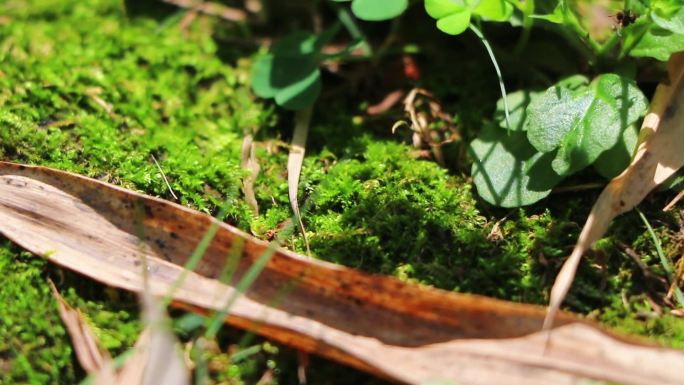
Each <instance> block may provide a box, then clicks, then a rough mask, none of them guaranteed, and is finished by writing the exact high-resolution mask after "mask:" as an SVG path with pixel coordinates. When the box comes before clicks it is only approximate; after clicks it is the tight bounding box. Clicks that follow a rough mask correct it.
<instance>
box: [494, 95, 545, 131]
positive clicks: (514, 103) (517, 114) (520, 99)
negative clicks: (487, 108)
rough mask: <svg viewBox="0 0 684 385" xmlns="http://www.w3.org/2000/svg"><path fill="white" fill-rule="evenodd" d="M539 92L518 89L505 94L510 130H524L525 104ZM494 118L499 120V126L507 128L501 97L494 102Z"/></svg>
mask: <svg viewBox="0 0 684 385" xmlns="http://www.w3.org/2000/svg"><path fill="white" fill-rule="evenodd" d="M540 94H541V92H534V91H528V90H520V91H516V92H511V93H510V94H507V95H506V99H508V107H509V109H508V110H509V112H510V115H509V122H510V130H511V131H524V130H525V129H526V127H525V124H524V123H525V120H527V106H528V105H529V104H530V103H531V102H532V100H533V99H535V98H537V97H538V96H539V95H540ZM494 120H496V121H497V122H499V126H501V128H504V129H507V127H506V112H505V110H504V101H503V98H501V99H499V101H497V102H496V111H494Z"/></svg>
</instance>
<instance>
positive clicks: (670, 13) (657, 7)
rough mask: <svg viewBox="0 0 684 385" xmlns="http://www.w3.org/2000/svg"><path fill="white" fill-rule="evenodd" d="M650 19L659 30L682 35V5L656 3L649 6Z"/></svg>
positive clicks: (683, 12) (683, 24)
mask: <svg viewBox="0 0 684 385" xmlns="http://www.w3.org/2000/svg"><path fill="white" fill-rule="evenodd" d="M650 15H651V19H652V20H653V22H654V23H655V24H656V25H657V26H658V27H660V28H662V29H666V30H668V31H671V32H674V33H678V34H684V4H682V3H679V4H676V3H675V2H674V1H656V2H654V3H652V4H651V14H650Z"/></svg>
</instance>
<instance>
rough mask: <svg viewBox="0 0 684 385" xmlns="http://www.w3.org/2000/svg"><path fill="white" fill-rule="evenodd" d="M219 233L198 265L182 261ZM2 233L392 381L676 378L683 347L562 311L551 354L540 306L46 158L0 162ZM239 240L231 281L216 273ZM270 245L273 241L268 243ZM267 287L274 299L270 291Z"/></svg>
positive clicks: (99, 274)
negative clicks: (357, 258)
mask: <svg viewBox="0 0 684 385" xmlns="http://www.w3.org/2000/svg"><path fill="white" fill-rule="evenodd" d="M210 228H216V229H217V231H216V233H215V235H214V236H213V238H212V239H211V242H210V244H209V247H208V249H207V251H206V252H205V253H204V255H203V258H202V260H201V261H200V262H199V264H198V265H197V267H196V269H195V270H194V271H193V272H189V273H188V272H187V271H186V270H184V269H183V267H182V265H183V264H184V263H185V262H186V261H187V260H188V257H189V256H190V255H191V254H192V253H193V250H194V249H195V248H196V247H197V245H198V243H199V242H200V240H201V239H202V238H203V237H204V235H205V234H206V233H207V231H208V230H209V229H210ZM0 232H2V234H4V235H5V236H6V237H8V238H10V239H11V240H13V241H14V242H16V243H17V244H19V245H21V246H22V247H24V248H25V249H27V250H29V251H31V252H33V253H35V254H38V255H45V256H46V257H47V258H48V259H49V260H50V261H51V262H53V263H56V264H58V265H60V266H64V267H66V268H69V269H72V270H74V271H76V272H79V273H81V274H84V275H86V276H88V277H91V278H93V279H95V280H98V281H100V282H103V283H105V284H108V285H112V286H116V287H119V288H123V289H127V290H132V291H138V292H140V291H141V290H142V288H143V282H142V279H143V278H142V277H141V276H142V274H141V265H140V264H141V258H140V257H141V255H140V254H141V253H144V256H145V260H146V264H147V269H146V271H147V273H148V274H147V275H148V279H149V294H150V295H165V294H167V293H169V291H170V289H171V288H172V287H174V286H175V285H176V282H177V278H178V277H179V276H181V275H185V274H187V275H186V278H185V280H184V281H183V282H182V283H181V284H180V285H178V286H177V289H176V290H175V291H174V294H173V303H172V304H173V305H174V306H178V307H181V308H185V309H189V310H193V311H196V312H199V313H209V312H213V311H220V310H222V309H223V306H224V304H225V303H226V302H227V301H228V300H230V299H231V298H236V300H235V301H234V302H233V305H232V306H231V307H230V309H229V313H228V316H227V317H226V318H225V321H226V322H227V323H228V324H230V325H233V326H236V327H239V328H243V329H247V330H252V331H254V332H255V333H257V334H260V335H263V336H266V337H268V338H270V339H272V340H275V341H278V342H280V343H283V344H287V345H290V346H293V347H295V348H298V349H301V350H303V351H306V352H312V353H316V354H320V355H323V356H326V357H329V358H331V359H333V360H336V361H338V362H341V363H344V364H347V365H351V366H354V367H357V368H359V369H362V370H365V371H368V372H370V373H373V374H375V375H378V376H381V377H384V378H388V379H391V380H394V381H397V382H401V383H409V384H420V383H425V382H426V381H436V380H440V381H450V382H453V383H458V384H473V385H475V384H511V383H526V384H575V383H578V382H579V381H581V380H582V379H585V378H592V379H598V380H605V381H615V382H621V383H626V384H654V385H655V384H679V383H681V378H680V375H679V373H678V372H677V371H675V370H671V369H672V368H676V367H684V353H683V352H681V351H676V350H671V349H663V348H658V347H653V346H648V345H644V344H641V343H639V342H636V341H632V340H630V339H627V338H624V337H616V336H614V335H612V334H610V333H607V332H605V331H603V330H601V329H600V328H597V327H596V326H593V325H591V324H590V323H587V322H582V321H579V320H578V319H576V318H575V317H572V316H570V315H567V314H559V315H558V317H557V322H556V324H557V328H556V329H554V338H553V340H552V341H551V343H550V345H549V346H548V349H547V351H546V354H542V351H543V350H544V342H545V335H546V334H545V333H543V332H539V329H540V328H541V325H542V322H543V318H544V314H545V312H544V309H543V308H541V307H537V306H532V305H524V304H514V303H510V302H506V301H501V300H496V299H491V298H486V297H480V296H474V295H465V294H456V293H450V292H445V291H441V290H435V289H431V288H427V287H423V286H420V285H416V284H410V283H405V282H401V281H399V280H397V279H394V278H391V277H384V276H377V275H371V274H367V273H362V272H359V271H356V270H353V269H349V268H345V267H341V266H337V265H333V264H330V263H325V262H321V261H317V260H312V259H309V258H306V257H303V256H299V255H296V254H294V253H291V252H289V251H286V250H281V249H277V250H275V252H274V254H273V255H272V256H271V257H270V259H268V260H267V261H268V262H267V263H266V265H265V267H264V269H263V270H262V272H261V274H260V275H259V276H258V277H257V278H256V280H255V281H254V282H253V284H252V285H251V286H250V287H249V288H248V289H247V290H246V291H244V292H243V291H241V290H240V289H239V288H238V287H237V283H238V282H240V280H241V278H242V277H243V276H245V275H246V274H247V272H248V270H249V269H250V267H251V266H252V264H255V263H258V261H260V260H263V259H262V258H261V256H262V255H263V254H264V253H265V252H267V251H268V250H269V245H268V244H267V243H265V242H262V241H259V240H256V239H254V238H252V237H250V236H249V235H247V234H245V233H243V232H241V231H239V230H237V229H235V228H233V227H230V226H228V225H226V224H224V223H220V222H217V221H216V220H214V219H213V218H211V217H209V216H206V215H204V214H201V213H199V212H196V211H193V210H190V209H187V208H185V207H182V206H180V205H177V204H174V203H171V202H167V201H164V200H161V199H157V198H152V197H148V196H144V195H141V194H138V193H135V192H131V191H128V190H125V189H122V188H119V187H115V186H112V185H109V184H106V183H103V182H100V181H97V180H93V179H89V178H85V177H82V176H78V175H75V174H70V173H66V172H62V171H57V170H53V169H48V168H43V167H32V166H23V165H16V164H11V163H4V162H0ZM240 242H243V243H244V247H243V248H242V252H241V259H240V260H239V262H238V263H237V268H236V270H235V273H234V275H233V279H232V280H231V281H230V282H228V283H227V284H223V283H221V282H220V281H219V280H218V279H217V278H218V277H219V276H220V275H221V271H222V270H223V267H224V264H226V263H227V261H226V256H227V255H229V253H230V252H231V248H232V245H235V244H240ZM271 250H273V249H272V247H271ZM274 298H282V300H279V301H274V300H273V299H274Z"/></svg>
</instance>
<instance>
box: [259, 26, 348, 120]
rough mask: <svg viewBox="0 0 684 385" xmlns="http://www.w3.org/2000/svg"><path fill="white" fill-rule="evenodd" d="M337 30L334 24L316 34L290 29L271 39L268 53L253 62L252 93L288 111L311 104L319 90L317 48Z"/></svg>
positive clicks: (319, 58) (320, 56) (318, 51)
mask: <svg viewBox="0 0 684 385" xmlns="http://www.w3.org/2000/svg"><path fill="white" fill-rule="evenodd" d="M339 29H340V25H339V23H336V24H335V25H333V26H332V27H330V28H328V29H327V30H325V31H323V32H322V33H321V34H319V35H314V34H312V33H309V32H294V33H291V34H289V35H287V36H285V37H284V38H282V39H280V40H278V41H277V42H275V43H274V44H273V46H272V47H271V52H270V53H269V54H267V55H263V56H261V57H259V58H258V59H257V60H256V62H255V63H254V67H253V68H252V89H253V90H254V93H255V94H256V95H257V96H259V97H262V98H274V99H275V101H276V103H277V104H278V105H279V106H281V107H284V108H287V109H290V110H300V109H303V108H306V107H308V106H310V105H311V104H313V103H314V102H315V101H316V99H317V98H318V96H319V95H320V93H321V73H320V70H319V64H320V60H322V59H323V58H324V57H325V56H324V55H322V54H321V53H320V50H321V49H322V47H323V46H324V45H325V44H327V43H328V42H329V41H330V40H331V39H332V38H333V37H334V36H335V35H336V34H337V32H338V31H339ZM341 54H344V53H341Z"/></svg>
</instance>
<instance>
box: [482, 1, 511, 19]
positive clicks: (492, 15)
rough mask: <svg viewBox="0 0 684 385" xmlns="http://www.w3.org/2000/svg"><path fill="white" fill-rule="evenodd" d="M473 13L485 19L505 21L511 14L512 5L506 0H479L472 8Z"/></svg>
mask: <svg viewBox="0 0 684 385" xmlns="http://www.w3.org/2000/svg"><path fill="white" fill-rule="evenodd" d="M473 14H475V15H478V16H482V17H483V18H484V19H485V20H491V21H507V20H508V19H510V18H511V15H513V5H511V3H509V2H508V1H506V0H481V1H480V3H479V4H477V6H476V7H475V9H473Z"/></svg>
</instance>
